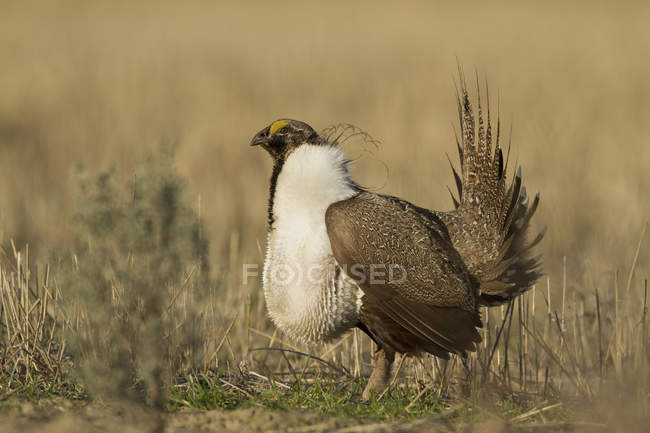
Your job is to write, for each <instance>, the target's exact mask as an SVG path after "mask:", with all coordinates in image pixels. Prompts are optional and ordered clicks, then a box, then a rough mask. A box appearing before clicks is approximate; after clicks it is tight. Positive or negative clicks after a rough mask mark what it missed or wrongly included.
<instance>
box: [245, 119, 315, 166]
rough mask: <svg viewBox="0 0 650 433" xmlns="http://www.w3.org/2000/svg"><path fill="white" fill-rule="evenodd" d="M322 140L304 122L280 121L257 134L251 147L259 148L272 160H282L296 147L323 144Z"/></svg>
mask: <svg viewBox="0 0 650 433" xmlns="http://www.w3.org/2000/svg"><path fill="white" fill-rule="evenodd" d="M323 142H324V140H323V139H322V138H321V137H320V136H319V135H318V133H317V132H316V131H314V129H313V128H312V127H311V126H309V125H307V124H306V123H305V122H301V121H299V120H292V119H280V120H276V121H275V122H273V123H271V124H270V125H269V126H267V127H266V128H264V129H262V130H261V131H260V132H258V133H257V134H256V135H255V137H253V140H251V146H261V147H262V148H264V149H265V150H266V151H267V152H269V153H270V154H271V157H273V159H274V160H278V159H282V158H285V157H286V156H287V154H289V153H290V152H291V151H292V150H293V149H295V148H296V147H298V146H300V145H302V144H305V143H310V144H323Z"/></svg>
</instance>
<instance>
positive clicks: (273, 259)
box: [264, 144, 358, 342]
mask: <svg viewBox="0 0 650 433" xmlns="http://www.w3.org/2000/svg"><path fill="white" fill-rule="evenodd" d="M355 193H356V190H355V188H354V186H353V185H352V184H351V182H350V180H349V174H348V170H347V167H346V163H345V155H344V154H343V152H342V151H341V150H340V149H338V148H335V147H330V146H318V145H311V144H303V145H302V146H300V147H299V148H297V149H296V150H294V151H293V152H292V153H291V154H290V155H289V157H288V158H287V160H286V161H285V163H284V165H283V167H282V170H281V172H280V174H279V176H278V179H277V183H276V190H275V197H274V205H273V216H274V227H273V230H272V231H271V232H269V237H268V245H267V253H266V260H265V263H264V295H265V298H266V303H267V307H268V310H269V315H270V316H271V319H272V320H273V322H274V323H275V324H276V326H278V327H279V328H280V329H282V330H283V331H284V332H286V333H287V334H289V335H290V336H292V337H294V338H297V339H299V340H302V341H304V342H326V341H329V340H331V339H333V338H336V337H338V336H339V335H340V334H342V333H343V332H345V331H346V330H347V329H349V328H350V327H352V326H354V325H355V324H356V323H357V321H358V302H357V301H358V299H357V298H358V288H357V286H356V285H355V284H354V283H353V282H352V281H351V280H349V279H348V278H347V277H346V276H345V275H344V274H342V273H341V272H339V271H338V270H337V266H336V261H335V260H334V257H333V255H332V248H331V245H330V240H329V237H328V235H327V229H326V226H325V211H326V210H327V207H328V206H329V205H330V204H332V203H334V202H337V201H340V200H345V199H347V198H350V197H352V196H353V195H354V194H355Z"/></svg>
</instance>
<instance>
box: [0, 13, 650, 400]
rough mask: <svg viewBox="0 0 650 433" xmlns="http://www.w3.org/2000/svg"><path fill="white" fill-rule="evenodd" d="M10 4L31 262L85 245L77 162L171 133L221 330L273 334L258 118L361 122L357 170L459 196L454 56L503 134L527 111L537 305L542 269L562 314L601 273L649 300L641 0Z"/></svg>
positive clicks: (600, 281) (20, 187)
mask: <svg viewBox="0 0 650 433" xmlns="http://www.w3.org/2000/svg"><path fill="white" fill-rule="evenodd" d="M0 10H1V12H0V243H1V244H2V245H3V246H4V247H5V250H7V251H10V249H11V247H10V246H9V245H10V243H9V241H10V239H13V240H14V242H15V245H17V246H19V247H22V246H23V245H25V244H29V249H30V255H31V261H32V262H36V261H38V262H41V263H44V262H45V261H47V260H48V258H49V257H50V252H52V251H57V250H59V249H62V248H69V247H71V246H72V244H73V243H72V241H73V232H72V228H71V219H72V216H73V215H74V214H75V212H76V210H77V204H76V202H75V201H76V200H75V197H76V195H75V187H74V183H73V182H72V179H71V178H72V175H71V173H72V171H73V167H74V166H75V164H77V163H81V164H83V165H84V166H86V167H87V169H88V170H89V171H90V172H95V171H97V170H103V169H107V168H108V167H110V166H111V165H113V164H114V165H115V166H116V167H117V169H118V171H119V172H120V173H122V174H123V175H125V176H126V177H127V178H128V177H129V176H132V173H133V170H134V166H135V162H136V161H138V159H139V158H141V156H142V154H143V151H144V150H145V149H156V148H157V147H158V145H159V144H160V143H161V142H163V141H165V140H167V141H170V140H171V141H173V142H175V143H176V157H175V161H176V166H177V168H178V169H179V171H180V173H181V174H182V175H184V176H185V177H186V178H187V179H188V182H189V192H190V194H191V196H192V197H193V201H194V205H193V206H194V207H195V209H196V210H199V209H200V210H199V212H200V215H201V220H202V222H203V224H204V228H205V231H206V232H205V233H206V234H205V237H206V238H207V239H208V240H209V241H210V265H211V268H212V273H213V274H214V275H213V276H215V277H218V278H220V279H221V280H222V281H225V283H224V284H223V285H222V286H220V288H219V289H218V290H217V291H215V293H214V294H213V295H214V302H215V305H214V308H215V310H216V311H217V315H218V317H219V319H218V321H217V322H215V323H218V325H215V328H214V329H215V333H217V332H218V333H219V336H218V338H217V337H215V338H217V340H220V339H221V337H222V336H223V335H224V332H225V330H226V328H227V325H228V323H230V321H231V320H233V318H236V317H239V318H238V319H237V320H236V321H235V326H234V328H233V329H232V331H231V334H230V337H229V338H230V339H231V340H232V341H231V342H230V341H229V342H228V345H229V346H230V348H228V347H227V345H223V346H219V347H220V352H219V356H220V357H223V358H224V359H226V358H228V359H230V358H232V359H233V361H234V360H235V359H237V360H238V359H240V357H241V358H243V357H245V355H246V352H247V350H248V349H249V348H250V347H252V346H256V345H258V346H259V345H266V344H268V339H266V338H265V337H263V336H261V335H260V334H259V333H255V332H251V330H250V329H253V330H254V331H255V330H256V331H259V332H263V333H268V334H272V333H273V328H272V325H271V324H270V322H269V321H268V319H267V318H266V315H265V312H264V305H263V303H262V302H260V290H261V285H260V282H259V281H254V280H250V281H248V284H244V282H242V278H241V265H242V264H243V263H261V262H262V260H263V249H264V244H265V230H266V226H265V224H266V201H267V193H268V178H269V176H270V171H271V161H270V158H269V157H268V155H266V154H265V153H264V152H262V151H260V150H256V149H251V148H250V147H249V146H248V144H249V142H250V139H251V138H252V136H253V135H254V134H255V133H256V132H257V131H258V130H259V129H261V128H262V127H264V126H266V125H267V124H268V123H270V122H271V121H272V120H274V119H276V118H280V117H291V118H296V119H300V120H304V121H306V122H308V123H310V124H311V125H312V126H314V127H315V128H316V129H322V128H325V127H327V126H331V125H334V124H338V123H351V124H354V125H355V126H357V127H359V128H361V129H362V130H364V131H366V132H368V133H369V134H370V135H371V136H372V137H373V138H374V139H376V140H379V141H380V144H379V146H378V148H377V149H375V148H374V147H373V146H371V145H367V144H366V145H364V144H363V143H356V144H355V143H352V144H351V149H350V151H351V155H352V156H353V157H357V156H358V157H360V160H359V161H358V163H357V164H356V165H357V170H356V172H355V173H356V178H357V179H358V180H359V181H360V183H361V184H363V185H365V186H368V187H371V188H373V189H374V190H376V191H381V192H384V193H389V194H394V195H398V196H400V197H403V198H406V199H408V200H410V201H412V202H414V203H417V204H419V205H421V206H425V207H429V208H433V209H449V208H451V199H450V198H449V194H448V192H447V190H446V186H447V185H453V179H452V176H451V171H450V169H449V166H448V162H447V159H446V157H445V153H449V155H450V157H451V158H452V160H453V161H454V162H455V161H456V154H455V153H456V149H455V143H454V127H456V125H457V111H456V100H455V84H454V80H456V79H457V65H458V63H460V64H462V66H463V68H464V70H465V73H466V75H467V76H468V77H470V81H472V80H473V77H474V71H477V73H478V76H479V79H480V80H481V82H483V81H484V80H487V81H488V82H489V86H490V96H491V103H492V108H493V109H494V110H496V107H497V100H498V101H499V102H498V105H499V107H500V108H499V109H500V114H501V120H502V124H503V131H505V133H504V134H503V135H504V137H505V138H506V140H507V138H508V136H509V131H510V128H511V127H512V153H511V160H512V161H515V162H517V163H518V164H521V165H522V167H523V175H524V181H525V184H526V186H527V188H528V190H529V192H533V193H534V192H535V191H536V190H539V191H541V197H542V201H541V205H540V208H539V210H538V212H537V214H536V216H535V218H534V228H541V227H543V226H548V232H547V234H546V237H545V239H544V241H543V242H542V244H541V246H540V248H539V249H540V252H541V253H543V255H544V263H545V266H544V269H545V271H546V274H547V276H548V280H547V279H544V280H543V281H542V282H541V283H543V284H542V286H543V287H542V288H541V289H543V290H541V289H540V287H538V290H537V291H536V295H535V296H536V298H535V301H530V300H527V301H526V302H527V304H526V305H528V306H530V303H531V302H533V305H534V302H537V308H538V309H540V308H541V309H542V310H543V309H545V308H546V306H545V304H544V302H545V301H544V299H545V298H544V295H543V294H542V292H546V290H547V284H548V287H550V292H551V295H552V296H551V304H552V309H558V311H559V309H563V308H564V306H563V305H562V304H561V302H562V301H561V300H562V288H563V286H564V287H565V289H566V291H565V294H566V303H567V304H571V305H572V307H569V309H570V313H567V316H569V317H571V316H570V315H571V314H574V312H576V311H579V312H580V313H581V314H582V313H585V312H586V313H585V314H586V315H587V316H589V317H590V318H591V319H593V317H594V316H593V311H594V305H595V301H594V291H595V290H596V289H598V290H599V292H600V293H601V294H603V295H602V296H604V297H605V298H606V299H607V300H612V301H613V300H614V298H615V297H616V296H617V295H616V294H617V293H618V289H616V290H615V287H620V288H621V290H624V289H626V288H628V286H629V287H630V288H631V289H630V290H629V291H625V294H626V295H625V296H626V298H625V299H621V300H620V302H621V305H623V304H622V303H623V302H625V308H626V309H625V310H621V311H625V312H626V315H627V314H628V313H629V315H630V317H631V315H632V314H634V315H635V316H634V317H635V318H634V320H637V319H638V318H640V317H641V310H642V304H643V281H644V280H645V279H647V278H648V275H649V274H650V234H646V235H645V237H642V232H643V231H644V225H645V224H646V223H647V221H648V220H649V219H650V176H648V174H647V167H648V166H649V165H650V129H649V128H648V120H649V119H650V80H649V79H648V77H650V32H648V30H647V23H648V22H650V5H649V4H648V3H646V2H638V3H632V2H630V3H621V4H614V3H610V2H581V1H573V2H560V1H557V2H556V1H547V2H538V3H536V4H533V3H532V2H531V3H524V2H508V1H504V2H491V3H490V4H487V2H486V3H483V2H463V3H462V4H461V3H459V4H446V3H442V2H424V1H422V2H411V1H409V2H402V3H393V2H390V3H389V2H365V1H364V2H354V3H348V2H336V1H335V2H328V3H327V5H325V4H319V3H307V2H285V1H283V2H278V1H275V2H253V1H245V2H239V3H228V4H227V3H225V2H210V1H204V2H198V1H193V2H183V3H181V2H171V1H170V2H163V1H145V2H138V3H135V2H133V3H132V2H122V1H118V2H109V1H93V2H80V1H57V2H47V1H4V2H3V4H2V6H0ZM497 95H498V96H497ZM355 146H356V147H355ZM364 146H365V149H366V150H370V152H365V151H364ZM565 263H566V265H564V264H565ZM633 263H635V267H634V269H632V268H633ZM632 270H633V272H632ZM628 280H629V281H628ZM564 281H566V283H564ZM615 291H616V293H615ZM529 296H531V295H529ZM621 296H622V295H621ZM251 299H252V300H253V301H250V300H251ZM528 299H531V298H528ZM617 299H618V298H617ZM540 306H541V307H540ZM628 307H629V308H630V309H629V310H627V308H628ZM524 308H528V307H527V306H525V307H524ZM571 308H573V309H571ZM621 308H623V307H621ZM237 314H239V316H237ZM575 314H576V317H577V314H578V313H577V312H576V313H575ZM618 314H619V318H620V317H621V316H620V314H621V313H618ZM542 315H543V313H542ZM493 316H494V318H497V317H498V312H495V313H494V315H493ZM515 317H518V316H515ZM581 317H582V316H581ZM626 318H627V316H626ZM591 319H590V320H591ZM515 320H518V319H515ZM613 320H614V322H613V323H614V324H616V323H617V322H616V319H613ZM634 320H632V319H631V318H630V321H631V322H630V323H631V324H629V325H625V326H627V327H628V328H625V329H628V330H629V332H630V333H632V332H638V328H637V327H635V326H636V325H635V324H636V322H634ZM589 323H590V324H591V325H593V321H591V322H589ZM591 325H590V326H591ZM493 326H495V325H493ZM594 326H595V325H594ZM643 326H644V327H645V326H646V325H645V322H644V325H643ZM614 327H615V326H614ZM513 329H514V328H513ZM590 329H591V328H590ZM644 329H645V328H644ZM492 331H494V329H492ZM592 331H593V329H592ZM513 332H514V330H513ZM567 332H570V333H572V332H573V331H572V330H571V331H567ZM590 335H594V334H590ZM630 335H632V334H630ZM634 335H635V336H636V335H637V334H634ZM638 335H641V334H638ZM643 335H645V334H643ZM576 338H577V339H578V337H576ZM630 338H632V337H630ZM634 338H636V337H634ZM632 339H633V338H632ZM354 341H355V344H356V336H355V339H354ZM582 341H584V340H582ZM638 341H640V340H634V341H632V340H630V341H627V342H626V343H625V344H628V345H631V346H634V345H636V344H637V342H638ZM216 343H219V341H216ZM216 343H215V344H216ZM222 343H223V341H222ZM588 343H589V345H592V344H595V343H594V342H593V341H588ZM351 344H352V339H349V340H347V341H346V343H345V345H344V346H342V347H346V348H347V349H349V348H350V347H351V346H350V345H351ZM363 344H366V345H367V344H368V343H363ZM530 344H531V345H532V344H533V343H532V342H531V343H530ZM621 344H623V343H621ZM616 347H618V346H616ZM626 347H627V346H626ZM621 350H622V349H621ZM644 350H645V349H644ZM614 352H616V350H614ZM576 353H577V352H576ZM583 355H584V352H583ZM330 356H332V355H331V354H330ZM333 356H334V359H338V358H341V359H342V357H343V355H336V354H334V355H333ZM345 356H346V357H347V356H348V354H347V353H346V354H345ZM337 357H338V358H337ZM328 359H329V358H328ZM347 359H348V360H349V359H350V358H347ZM339 360H340V359H339ZM362 361H363V360H362ZM341 362H343V361H341ZM350 362H352V361H350ZM567 362H568V361H567ZM639 362H640V361H639ZM635 365H637V366H638V364H635ZM644 365H645V364H644ZM364 368H365V367H363V366H362V369H364ZM618 368H619V367H618V366H617V367H616V369H618ZM645 368H646V370H647V365H646V367H645ZM357 373H358V371H357ZM646 380H647V378H646ZM646 392H647V388H646ZM642 399H645V400H644V401H645V404H646V406H645V409H644V410H647V401H648V395H647V394H645V396H644V397H642Z"/></svg>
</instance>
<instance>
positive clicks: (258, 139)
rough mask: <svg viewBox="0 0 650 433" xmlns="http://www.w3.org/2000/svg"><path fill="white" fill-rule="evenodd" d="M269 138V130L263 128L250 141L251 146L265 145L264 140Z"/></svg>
mask: <svg viewBox="0 0 650 433" xmlns="http://www.w3.org/2000/svg"><path fill="white" fill-rule="evenodd" d="M268 138H269V128H268V127H267V128H264V129H262V130H261V131H260V132H258V133H257V134H255V137H253V139H252V140H251V146H259V145H260V144H264V143H266V140H267V139H268Z"/></svg>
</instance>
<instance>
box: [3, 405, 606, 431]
mask: <svg viewBox="0 0 650 433" xmlns="http://www.w3.org/2000/svg"><path fill="white" fill-rule="evenodd" d="M3 412H4V413H2V415H0V433H4V432H7V433H9V432H12V433H13V432H21V433H37V432H38V433H41V432H48V433H94V432H113V431H118V432H120V433H136V432H137V433H140V432H148V431H151V432H165V433H188V432H208V433H210V432H219V433H231V432H232V433H235V432H237V433H240V432H241V433H247V432H265V433H266V432H289V433H291V432H293V433H310V432H313V433H316V432H337V433H393V432H398V433H399V432H415V433H420V432H421V433H424V432H431V433H454V432H462V433H465V432H466V433H470V432H471V433H501V432H527V431H528V432H530V431H535V432H560V431H563V432H603V431H610V430H608V429H607V428H605V426H598V425H587V424H559V423H558V424H548V425H545V426H541V425H528V426H526V425H519V426H515V425H508V424H505V423H503V422H501V421H499V420H493V421H485V422H481V423H476V424H456V425H451V424H449V423H446V422H443V421H441V420H439V419H435V418H429V419H421V420H418V421H414V422H409V423H392V422H384V423H377V422H370V421H367V420H365V421H364V420H355V419H341V418H333V417H327V416H322V415H319V414H316V413H314V412H310V411H308V410H304V411H302V410H294V411H280V410H270V409H266V408H262V407H259V408H249V409H239V410H233V411H224V410H211V411H190V410H187V411H179V412H173V413H164V414H159V413H156V412H153V411H148V410H144V409H134V408H133V407H111V406H107V405H103V404H101V403H91V404H87V405H84V406H77V407H75V405H74V404H72V405H71V404H70V402H65V401H61V402H54V403H49V404H48V405H47V406H46V407H43V406H35V405H33V404H31V403H22V404H17V405H14V406H12V407H10V408H5V410H4V411H3Z"/></svg>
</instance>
